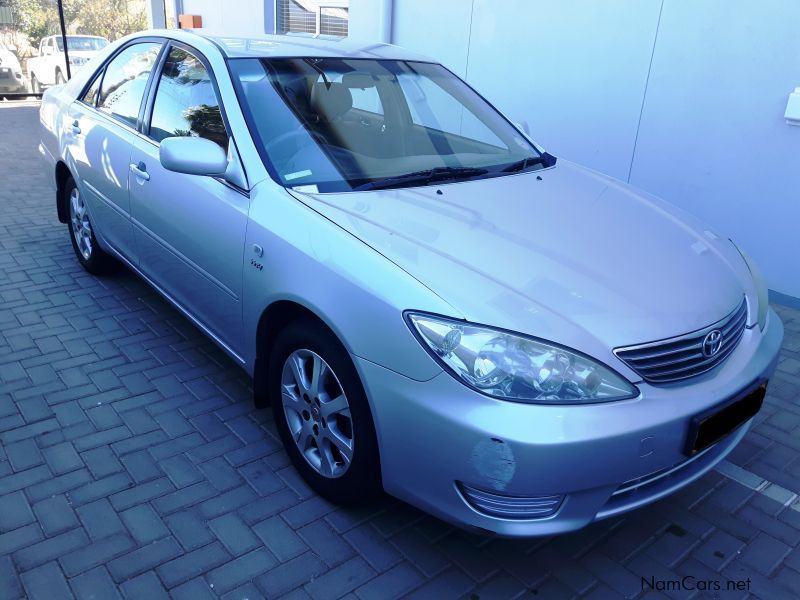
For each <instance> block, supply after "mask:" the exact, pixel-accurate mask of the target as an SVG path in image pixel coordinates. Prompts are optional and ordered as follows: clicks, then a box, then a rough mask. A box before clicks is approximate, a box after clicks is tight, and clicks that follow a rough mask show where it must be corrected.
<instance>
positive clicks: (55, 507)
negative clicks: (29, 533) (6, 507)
mask: <svg viewBox="0 0 800 600" xmlns="http://www.w3.org/2000/svg"><path fill="white" fill-rule="evenodd" d="M0 510H2V509H0ZM33 512H34V513H36V518H37V520H38V521H39V525H41V526H42V530H43V531H44V533H45V535H46V536H47V537H52V536H54V535H57V534H59V533H63V532H64V531H67V530H68V529H72V528H74V527H76V526H77V525H78V517H76V516H75V511H74V510H73V509H72V506H70V504H69V502H68V501H67V499H66V497H65V496H64V495H58V496H51V497H50V498H45V499H44V500H41V501H39V502H37V503H36V504H34V505H33Z"/></svg>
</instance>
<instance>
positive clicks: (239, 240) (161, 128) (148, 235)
mask: <svg viewBox="0 0 800 600" xmlns="http://www.w3.org/2000/svg"><path fill="white" fill-rule="evenodd" d="M150 95H151V97H153V98H154V99H153V100H152V108H151V110H149V111H148V113H149V117H150V118H149V120H148V121H149V122H148V123H145V127H144V132H145V134H146V135H147V138H144V137H143V138H140V139H138V140H136V141H135V144H134V149H133V153H132V155H131V164H132V165H134V166H135V167H136V169H138V171H137V172H135V174H134V175H132V176H131V210H132V216H133V224H134V232H135V235H136V242H137V246H138V249H139V257H140V266H141V269H142V271H144V272H145V273H146V274H147V276H148V277H150V278H151V279H152V280H154V281H155V283H156V284H158V286H159V287H161V288H162V289H163V290H165V291H166V292H167V293H168V294H169V295H170V296H172V298H173V299H175V300H176V301H177V302H178V303H179V304H181V305H182V306H183V307H184V308H185V309H187V310H188V311H189V312H190V313H191V314H192V316H194V317H195V318H196V319H197V320H198V321H200V322H201V323H202V325H203V326H205V327H206V329H208V330H209V331H211V332H212V333H213V334H214V335H215V336H216V337H217V338H218V339H220V340H221V341H222V342H224V343H225V345H227V346H228V347H229V348H230V349H232V350H234V352H236V350H237V348H239V347H240V346H241V344H240V341H239V340H240V338H241V330H242V305H241V293H242V268H243V267H242V261H243V254H244V239H245V229H246V226H247V215H248V209H249V204H250V199H249V197H248V196H247V194H246V192H244V191H242V190H238V189H236V188H234V187H233V186H232V185H230V184H229V183H226V182H225V181H224V180H222V179H221V178H213V177H203V176H198V175H186V174H183V173H175V172H172V171H168V170H166V169H165V168H164V167H162V166H161V162H160V160H159V144H160V142H161V141H162V140H163V139H165V138H168V137H172V136H196V137H203V138H206V139H209V140H211V141H213V142H215V143H217V144H219V145H220V147H222V148H223V149H224V150H226V151H229V146H230V145H231V142H230V136H229V131H228V128H227V126H226V123H225V119H224V117H223V112H222V107H221V105H220V100H219V94H218V93H217V91H216V86H215V82H214V80H213V76H212V73H211V68H210V66H209V65H208V62H207V61H206V60H205V59H204V58H203V57H202V55H201V54H200V53H199V52H197V51H196V50H195V49H193V48H189V47H188V46H184V45H182V44H178V43H176V42H172V43H171V45H170V47H169V48H168V49H167V54H166V57H165V60H164V61H163V67H162V69H161V72H160V73H159V75H158V77H157V78H154V80H153V86H152V91H151V94H150Z"/></svg>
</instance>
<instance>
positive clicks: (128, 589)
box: [98, 571, 174, 600]
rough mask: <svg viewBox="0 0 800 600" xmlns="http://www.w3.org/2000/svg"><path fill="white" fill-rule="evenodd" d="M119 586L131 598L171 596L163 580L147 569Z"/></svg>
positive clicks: (156, 598)
mask: <svg viewBox="0 0 800 600" xmlns="http://www.w3.org/2000/svg"><path fill="white" fill-rule="evenodd" d="M119 587H120V589H121V590H122V593H123V594H124V595H125V597H126V598H130V599H131V600H135V599H136V600H138V599H142V600H158V599H159V598H163V599H164V600H169V598H170V594H168V593H167V590H165V589H164V586H163V585H161V581H160V580H159V579H158V576H157V575H156V574H155V572H154V571H147V572H146V573H142V574H141V575H139V576H137V577H133V578H132V579H129V580H128V581H126V582H124V583H123V584H122V585H121V586H119ZM173 597H174V596H173ZM98 600H99V599H98Z"/></svg>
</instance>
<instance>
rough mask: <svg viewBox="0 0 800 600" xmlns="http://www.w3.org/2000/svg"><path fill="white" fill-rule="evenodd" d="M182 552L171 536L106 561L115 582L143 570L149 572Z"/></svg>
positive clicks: (140, 572)
mask: <svg viewBox="0 0 800 600" xmlns="http://www.w3.org/2000/svg"><path fill="white" fill-rule="evenodd" d="M181 554H183V551H182V550H181V547H180V546H179V545H178V543H177V542H176V541H175V540H174V539H172V538H171V537H168V538H163V539H160V540H156V541H155V542H152V543H151V544H148V545H146V546H142V547H140V548H138V549H137V550H134V551H133V552H129V553H128V554H124V555H123V556H120V557H119V558H116V559H114V560H112V561H110V562H109V563H108V565H107V566H108V571H109V572H110V573H111V576H112V577H113V578H114V581H116V582H117V583H119V582H121V581H125V580H127V579H130V578H132V577H135V576H137V575H141V574H142V573H145V572H151V573H152V569H155V568H156V567H157V566H159V565H160V564H162V563H165V562H167V561H168V560H171V559H173V558H175V557H177V556H180V555H181Z"/></svg>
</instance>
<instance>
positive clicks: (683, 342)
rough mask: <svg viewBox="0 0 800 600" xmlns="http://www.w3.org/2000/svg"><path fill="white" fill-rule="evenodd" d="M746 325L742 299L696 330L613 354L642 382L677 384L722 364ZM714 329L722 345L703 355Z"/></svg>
mask: <svg viewBox="0 0 800 600" xmlns="http://www.w3.org/2000/svg"><path fill="white" fill-rule="evenodd" d="M746 324H747V301H746V300H745V299H744V298H743V299H742V301H741V303H740V304H739V306H737V307H736V308H735V309H734V310H733V312H731V313H730V314H729V315H728V316H727V317H725V318H724V319H722V320H721V321H718V322H717V323H714V324H713V325H709V326H708V327H706V328H704V329H701V330H700V331H694V332H692V333H689V334H686V335H682V336H678V337H674V338H670V339H667V340H661V341H659V342H650V343H648V344H640V345H638V346H628V347H626V348H617V349H616V350H614V353H615V354H616V355H617V356H618V357H619V358H620V359H621V360H622V361H623V362H624V363H625V364H626V365H628V366H629V367H630V368H631V369H633V370H634V371H636V372H637V373H638V374H639V375H641V376H642V379H644V380H645V381H648V382H650V383H667V382H670V381H678V380H680V379H686V378H688V377H694V376H695V375H699V374H700V373H705V372H706V371H709V370H711V369H713V368H714V367H716V366H717V365H718V364H720V363H721V362H722V361H724V360H725V359H726V358H727V357H728V356H729V355H730V353H731V352H733V349H734V348H736V345H737V344H738V343H739V340H741V339H742V334H743V333H744V328H745V325H746ZM715 330H716V331H719V332H720V334H721V336H722V343H721V345H720V347H719V350H718V351H717V352H716V354H713V355H712V356H708V355H707V354H705V353H704V352H703V342H704V341H705V339H706V336H707V335H709V334H710V333H711V332H712V331H715Z"/></svg>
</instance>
